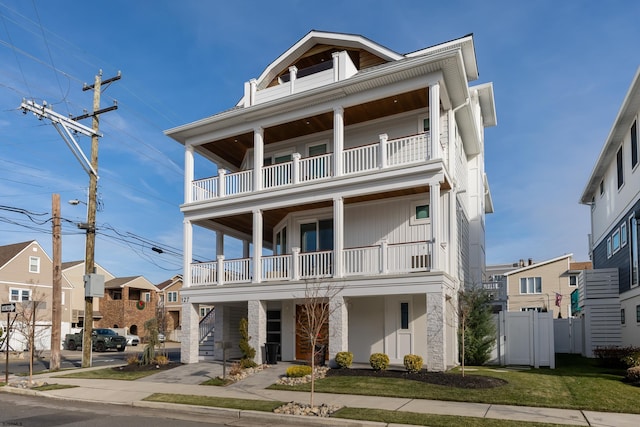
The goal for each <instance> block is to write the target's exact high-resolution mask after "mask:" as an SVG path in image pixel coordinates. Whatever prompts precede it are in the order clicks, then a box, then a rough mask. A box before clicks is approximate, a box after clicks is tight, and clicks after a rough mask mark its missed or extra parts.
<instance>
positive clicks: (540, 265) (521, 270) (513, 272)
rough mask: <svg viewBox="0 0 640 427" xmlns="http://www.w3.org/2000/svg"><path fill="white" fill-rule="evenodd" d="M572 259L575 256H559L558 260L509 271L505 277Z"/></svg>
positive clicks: (554, 259)
mask: <svg viewBox="0 0 640 427" xmlns="http://www.w3.org/2000/svg"><path fill="white" fill-rule="evenodd" d="M572 257H573V254H565V255H562V256H559V257H557V258H553V259H549V260H546V261H542V262H536V263H534V264H531V265H527V266H525V267H522V268H518V269H517V270H511V271H508V272H506V273H504V275H505V276H510V275H512V274H516V273H521V272H523V271H527V270H532V269H534V268H538V267H542V266H544V265H548V264H552V263H554V262H557V261H560V260H563V259H566V258H569V259H571V258H572Z"/></svg>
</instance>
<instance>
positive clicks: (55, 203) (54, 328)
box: [49, 194, 62, 371]
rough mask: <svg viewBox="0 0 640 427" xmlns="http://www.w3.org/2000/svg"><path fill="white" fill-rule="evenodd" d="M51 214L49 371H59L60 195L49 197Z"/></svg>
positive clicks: (60, 321)
mask: <svg viewBox="0 0 640 427" xmlns="http://www.w3.org/2000/svg"><path fill="white" fill-rule="evenodd" d="M51 212H53V225H52V236H53V281H52V283H53V286H52V293H53V295H52V298H51V302H52V304H51V358H50V361H49V370H50V371H58V370H60V343H61V342H62V340H61V328H62V239H61V237H60V195H59V194H54V195H53V196H52V197H51Z"/></svg>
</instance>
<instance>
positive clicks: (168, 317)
mask: <svg viewBox="0 0 640 427" xmlns="http://www.w3.org/2000/svg"><path fill="white" fill-rule="evenodd" d="M156 287H157V288H158V290H159V293H158V322H159V323H160V331H161V332H164V334H165V336H166V338H167V339H168V340H169V341H180V322H181V313H182V302H181V300H180V289H182V275H180V274H178V275H175V276H173V277H172V278H171V279H169V280H165V281H164V282H162V283H160V284H158V285H156Z"/></svg>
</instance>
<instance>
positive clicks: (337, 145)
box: [333, 107, 344, 176]
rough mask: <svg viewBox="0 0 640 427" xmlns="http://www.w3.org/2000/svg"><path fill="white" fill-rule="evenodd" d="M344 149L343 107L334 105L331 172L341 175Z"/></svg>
mask: <svg viewBox="0 0 640 427" xmlns="http://www.w3.org/2000/svg"><path fill="white" fill-rule="evenodd" d="M343 151H344V108H342V107H336V108H334V110H333V174H334V176H341V175H342V171H343V170H344V168H343V167H342V157H343V156H342V153H343Z"/></svg>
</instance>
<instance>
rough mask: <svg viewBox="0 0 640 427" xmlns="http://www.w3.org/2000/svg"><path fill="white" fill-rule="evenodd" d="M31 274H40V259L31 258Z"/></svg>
mask: <svg viewBox="0 0 640 427" xmlns="http://www.w3.org/2000/svg"><path fill="white" fill-rule="evenodd" d="M29 273H40V257H37V256H30V257H29Z"/></svg>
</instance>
